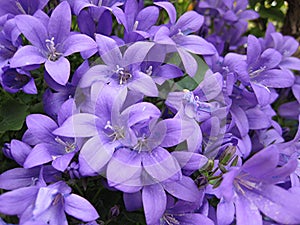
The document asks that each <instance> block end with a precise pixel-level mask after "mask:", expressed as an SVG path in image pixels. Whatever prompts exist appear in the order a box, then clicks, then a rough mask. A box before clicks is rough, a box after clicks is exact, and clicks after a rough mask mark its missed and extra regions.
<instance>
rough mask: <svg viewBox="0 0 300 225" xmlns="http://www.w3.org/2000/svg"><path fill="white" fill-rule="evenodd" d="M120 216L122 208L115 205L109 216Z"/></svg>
mask: <svg viewBox="0 0 300 225" xmlns="http://www.w3.org/2000/svg"><path fill="white" fill-rule="evenodd" d="M119 214H120V208H119V206H117V205H114V206H113V207H111V208H110V210H109V216H110V217H117V216H118V215H119Z"/></svg>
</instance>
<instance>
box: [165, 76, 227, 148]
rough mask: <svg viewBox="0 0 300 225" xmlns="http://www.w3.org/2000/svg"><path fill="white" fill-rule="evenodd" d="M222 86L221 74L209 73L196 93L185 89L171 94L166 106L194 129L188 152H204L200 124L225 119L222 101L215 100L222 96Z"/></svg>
mask: <svg viewBox="0 0 300 225" xmlns="http://www.w3.org/2000/svg"><path fill="white" fill-rule="evenodd" d="M222 86H223V79H222V76H221V75H220V74H219V73H216V74H210V73H208V74H206V76H205V77H204V80H203V81H202V82H201V83H200V84H199V85H198V87H197V88H196V89H195V90H194V91H189V90H186V89H185V90H183V91H182V92H171V93H169V95H168V98H167V100H166V105H167V106H168V107H170V108H171V110H174V111H175V112H176V113H177V114H176V116H175V117H178V118H181V119H182V120H183V121H186V123H189V124H190V126H192V127H194V132H193V133H192V134H191V136H190V137H189V138H188V139H187V144H188V151H192V152H194V151H199V152H202V150H201V149H200V148H201V146H202V131H201V129H200V126H199V124H198V123H199V122H203V121H205V120H207V119H209V118H211V117H213V116H215V115H217V116H219V117H220V118H221V117H225V115H224V113H222V112H221V111H220V108H221V107H222V106H221V104H222V102H221V101H222V99H220V102H217V101H216V100H215V99H217V98H218V97H219V96H220V95H222ZM223 104H225V103H223ZM222 114H223V115H222Z"/></svg>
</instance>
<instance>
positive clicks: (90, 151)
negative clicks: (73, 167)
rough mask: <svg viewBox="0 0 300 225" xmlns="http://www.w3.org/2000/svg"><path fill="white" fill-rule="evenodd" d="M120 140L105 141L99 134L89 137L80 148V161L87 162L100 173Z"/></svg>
mask: <svg viewBox="0 0 300 225" xmlns="http://www.w3.org/2000/svg"><path fill="white" fill-rule="evenodd" d="M118 145H119V143H118V142H108V143H103V142H102V141H101V139H100V138H99V136H95V137H93V138H91V139H89V140H88V141H87V142H86V143H85V144H84V145H83V146H82V149H81V150H80V154H79V163H80V162H81V161H82V160H84V161H85V163H87V165H88V166H89V167H90V168H91V169H92V170H93V171H94V172H97V173H100V172H101V171H102V170H103V168H104V167H105V166H106V165H107V163H108V162H109V160H110V159H111V157H112V155H113V153H114V151H115V148H116V147H117V146H118Z"/></svg>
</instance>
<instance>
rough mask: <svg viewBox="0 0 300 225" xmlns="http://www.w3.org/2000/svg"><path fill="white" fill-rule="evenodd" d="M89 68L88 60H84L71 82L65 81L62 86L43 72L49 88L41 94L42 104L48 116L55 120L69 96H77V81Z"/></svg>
mask: <svg viewBox="0 0 300 225" xmlns="http://www.w3.org/2000/svg"><path fill="white" fill-rule="evenodd" d="M89 68H90V67H89V63H88V60H85V61H84V62H83V63H82V64H81V65H80V66H79V67H78V68H77V70H76V71H75V73H74V74H73V76H72V80H71V82H68V83H66V85H64V86H63V85H59V84H57V83H56V82H55V81H54V80H53V79H52V78H51V77H50V76H49V74H48V73H47V72H46V73H45V75H44V79H45V81H46V82H47V84H48V86H49V87H50V88H48V89H47V90H46V91H45V93H44V95H43V106H44V111H45V112H46V113H47V114H48V115H49V116H50V117H52V118H53V119H55V120H56V119H57V116H58V113H59V110H60V108H61V106H62V105H63V104H64V103H65V102H66V101H67V100H69V99H70V98H75V97H77V96H76V89H77V85H78V82H79V81H80V79H81V77H82V75H83V74H84V73H86V72H87V70H88V69H89ZM77 106H78V105H77Z"/></svg>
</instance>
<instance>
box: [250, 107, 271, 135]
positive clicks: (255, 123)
mask: <svg viewBox="0 0 300 225" xmlns="http://www.w3.org/2000/svg"><path fill="white" fill-rule="evenodd" d="M246 116H247V120H248V123H249V129H252V130H258V129H263V128H268V127H270V126H271V121H270V117H269V116H268V115H266V114H265V113H264V112H263V111H262V110H261V109H260V108H258V107H255V108H250V109H248V110H247V111H246Z"/></svg>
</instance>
